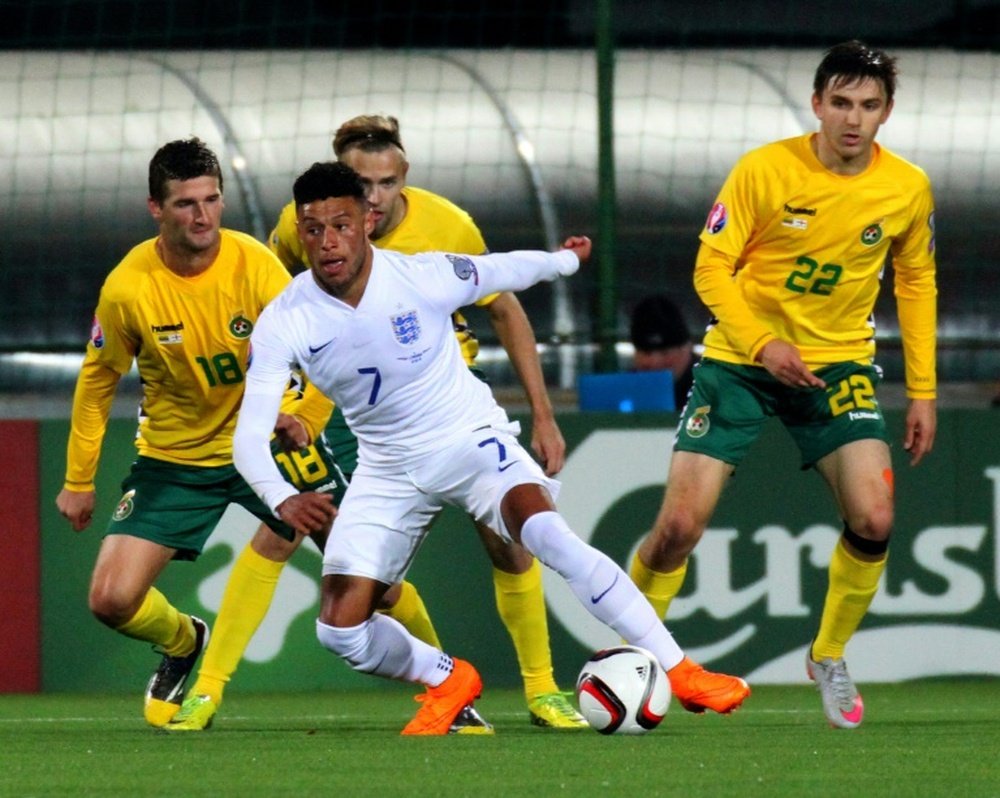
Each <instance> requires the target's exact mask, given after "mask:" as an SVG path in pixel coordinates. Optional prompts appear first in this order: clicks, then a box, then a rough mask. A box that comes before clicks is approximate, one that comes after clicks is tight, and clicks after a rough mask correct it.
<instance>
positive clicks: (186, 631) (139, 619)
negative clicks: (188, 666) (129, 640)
mask: <svg viewBox="0 0 1000 798" xmlns="http://www.w3.org/2000/svg"><path fill="white" fill-rule="evenodd" d="M117 631H119V632H121V633H122V634H123V635H127V636H128V637H134V638H135V639H136V640H145V641H146V642H147V643H152V644H153V645H155V646H156V647H157V648H159V649H160V650H161V651H163V653H164V654H169V655H170V656H171V657H183V656H184V655H185V654H190V653H191V652H192V651H193V650H194V643H195V634H194V624H193V623H191V617H190V616H188V615H185V614H184V613H182V612H179V611H178V610H177V608H176V607H174V606H173V605H172V604H171V603H170V602H169V601H167V597H166V596H164V595H163V594H162V593H161V592H160V591H159V590H157V589H156V588H155V587H151V588H150V589H149V590H148V591H147V593H146V597H145V598H144V599H143V600H142V604H141V605H140V607H139V609H138V610H136V613H135V615H133V616H132V617H131V618H129V619H128V620H127V621H126V622H125V623H123V624H122V625H121V626H119V627H118V629H117Z"/></svg>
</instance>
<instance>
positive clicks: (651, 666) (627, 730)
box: [576, 646, 670, 734]
mask: <svg viewBox="0 0 1000 798" xmlns="http://www.w3.org/2000/svg"><path fill="white" fill-rule="evenodd" d="M576 699H577V703H578V704H579V706H580V714H582V715H583V717H585V718H586V719H587V723H589V724H590V726H591V728H593V729H596V730H597V731H599V732H600V733H601V734H645V733H646V732H648V731H650V730H651V729H655V728H656V727H657V726H659V725H660V721H661V720H663V716H664V715H666V714H667V707H669V706H670V682H669V681H668V679H667V674H666V673H665V672H664V671H663V668H662V667H660V663H659V662H657V661H656V658H655V657H654V656H653V655H652V654H650V653H649V652H648V651H646V649H644V648H639V647H638V646H615V647H614V648H605V649H603V650H601V651H598V652H597V653H595V654H594V655H593V656H592V657H591V658H590V659H588V660H587V662H586V663H585V664H584V666H583V669H582V670H581V671H580V676H579V678H577V680H576Z"/></svg>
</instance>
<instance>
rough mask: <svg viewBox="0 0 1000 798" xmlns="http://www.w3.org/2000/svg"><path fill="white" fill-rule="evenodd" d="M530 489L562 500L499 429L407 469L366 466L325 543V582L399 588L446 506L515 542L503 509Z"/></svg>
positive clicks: (463, 438) (470, 435) (467, 435)
mask: <svg viewBox="0 0 1000 798" xmlns="http://www.w3.org/2000/svg"><path fill="white" fill-rule="evenodd" d="M525 484H537V485H541V486H542V487H544V488H545V489H546V490H547V491H548V492H549V495H551V497H552V500H553V501H555V499H556V497H557V496H558V494H559V487H560V485H559V482H558V481H557V480H554V479H551V478H550V477H547V476H545V473H544V472H543V471H542V469H541V467H540V466H539V465H538V463H536V462H535V461H534V459H532V457H531V455H530V454H528V452H527V451H525V449H524V447H522V446H521V444H520V443H519V442H518V440H517V438H516V437H515V436H514V435H513V434H511V433H510V432H508V431H506V430H503V429H498V428H497V427H481V428H479V429H476V430H472V431H470V432H463V433H461V434H459V435H457V436H455V437H453V438H452V439H451V440H449V441H447V442H445V444H444V445H443V446H442V447H441V449H439V450H437V451H435V452H433V453H430V454H427V455H424V456H422V457H420V458H417V459H415V460H414V461H412V462H410V463H408V464H407V465H406V466H377V465H365V464H361V465H359V466H358V468H357V470H356V471H355V472H354V476H353V477H352V479H351V484H350V486H349V487H348V489H347V494H346V495H345V497H344V501H343V502H342V504H341V505H340V510H339V512H338V514H337V518H336V520H335V521H334V524H333V529H332V530H331V532H330V536H329V538H328V539H327V543H326V550H325V552H324V555H323V575H324V576H326V575H327V574H350V575H354V576H365V577H369V578H371V579H377V580H378V581H380V582H385V583H386V584H394V583H396V582H398V581H400V580H401V579H403V577H404V576H405V575H406V572H407V570H408V569H409V567H410V563H411V562H412V560H413V557H414V555H415V554H416V552H417V549H419V548H420V544H421V542H422V541H423V539H424V536H425V535H426V534H427V530H428V529H429V528H430V525H431V523H432V522H433V520H434V518H435V516H437V514H438V513H439V512H440V511H441V510H442V509H443V507H444V505H445V504H452V505H455V506H456V507H459V508H461V509H463V510H465V511H466V512H468V513H469V515H471V516H472V517H473V518H474V519H475V520H476V521H480V522H482V523H483V524H485V525H486V526H488V527H489V528H490V529H492V530H493V531H494V532H496V533H497V534H499V535H500V536H501V537H503V538H504V539H505V540H510V533H509V532H508V530H507V527H506V526H505V525H504V523H503V519H502V518H501V517H500V502H501V500H502V499H503V497H504V496H505V495H506V494H507V492H508V491H509V490H511V489H512V488H514V487H516V486H518V485H525Z"/></svg>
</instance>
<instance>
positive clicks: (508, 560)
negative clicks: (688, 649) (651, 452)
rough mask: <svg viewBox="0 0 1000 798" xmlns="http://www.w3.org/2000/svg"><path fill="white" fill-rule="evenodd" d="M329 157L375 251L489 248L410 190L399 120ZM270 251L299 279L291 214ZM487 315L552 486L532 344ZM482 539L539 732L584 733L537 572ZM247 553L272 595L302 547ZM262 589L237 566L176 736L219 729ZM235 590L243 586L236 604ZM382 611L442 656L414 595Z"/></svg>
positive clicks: (514, 317)
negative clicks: (558, 677)
mask: <svg viewBox="0 0 1000 798" xmlns="http://www.w3.org/2000/svg"><path fill="white" fill-rule="evenodd" d="M333 148H334V153H335V154H336V156H337V158H338V159H339V160H341V161H343V162H345V163H347V164H348V165H349V166H351V167H352V168H353V169H354V170H355V171H357V172H358V173H359V174H360V175H361V178H362V182H363V183H364V185H365V188H366V190H367V196H368V200H369V203H370V204H371V208H372V211H371V212H372V216H373V220H374V231H373V233H372V237H371V238H372V243H374V244H375V245H376V246H378V247H380V248H382V249H391V250H395V251H397V252H403V253H405V254H415V253H419V252H427V251H431V250H436V251H445V252H457V253H463V254H474V255H478V254H481V253H483V252H485V251H486V242H485V241H484V240H483V236H482V234H481V233H480V231H479V229H478V227H476V225H475V223H474V222H473V220H472V217H470V216H469V214H468V213H466V212H465V211H464V210H462V209H461V208H459V207H458V206H456V205H454V204H453V203H451V202H450V201H448V200H447V199H445V198H444V197H441V196H439V195H437V194H433V193H432V192H430V191H426V190H424V189H420V188H416V187H414V186H408V185H406V174H407V171H408V169H409V163H408V162H407V159H406V153H405V151H404V149H403V144H402V141H401V139H400V135H399V123H398V122H397V120H396V119H394V118H393V117H384V116H369V115H365V116H359V117H355V118H353V119H350V120H348V121H347V122H345V123H344V124H343V125H341V127H340V128H339V129H338V130H337V133H336V135H335V138H334V142H333ZM270 245H271V249H272V250H273V251H274V252H275V253H276V254H277V255H278V257H279V258H280V259H281V260H282V262H283V263H284V264H285V265H286V266H287V267H288V269H289V271H291V272H293V273H297V272H299V271H301V270H302V269H304V268H308V265H309V263H308V257H307V254H306V251H305V248H304V247H303V245H302V243H301V241H300V240H299V235H298V230H297V227H296V216H295V203H294V202H290V203H289V204H288V205H287V206H285V208H284V209H283V210H282V212H281V215H280V218H279V220H278V223H277V226H276V227H275V229H274V231H273V232H272V233H271V236H270ZM481 304H483V305H484V306H485V307H486V309H487V312H488V313H489V316H490V320H491V322H492V324H493V326H494V329H495V330H496V331H497V335H498V336H499V338H500V341H501V343H502V344H503V346H504V348H505V349H506V350H507V352H508V354H509V355H510V358H511V361H512V362H513V364H514V368H515V370H516V371H517V373H518V376H519V377H520V379H521V382H522V384H523V385H524V388H525V393H526V394H527V396H528V400H529V403H530V406H531V411H532V422H533V423H532V440H531V445H532V448H533V449H534V451H535V453H536V454H537V455H538V457H539V458H540V460H541V461H542V464H543V466H544V468H545V471H546V473H547V474H548V475H549V476H552V475H554V474H556V473H558V472H559V471H560V470H561V469H562V466H563V464H564V462H565V452H566V446H565V442H564V441H563V438H562V434H561V433H560V431H559V428H558V426H557V425H556V422H555V417H554V415H553V411H552V405H551V403H550V401H549V397H548V394H547V392H546V389H545V383H544V380H543V378H542V372H541V367H540V365H539V362H538V354H537V350H536V347H535V336H534V332H533V331H532V329H531V325H530V323H529V322H528V319H527V316H526V315H525V313H524V310H523V308H522V307H521V304H520V302H519V301H518V300H517V298H516V297H515V296H514V294H512V293H503V294H496V295H493V296H491V297H488V298H486V299H485V300H483V301H482V303H481ZM452 320H453V324H454V329H455V335H456V336H457V338H458V341H459V343H460V344H461V348H462V354H463V356H464V358H465V362H466V364H467V365H468V366H469V367H470V368H472V369H474V370H475V358H476V355H477V354H478V351H479V343H478V341H477V340H476V338H475V336H474V335H473V334H472V332H471V330H470V329H469V326H468V324H467V323H466V320H465V319H464V318H463V317H462V315H461V314H459V313H456V314H454V316H453V317H452ZM326 438H327V439H328V440H329V441H330V443H331V446H332V447H333V451H334V453H335V456H336V461H337V464H338V465H339V466H340V467H341V468H342V469H343V470H344V472H346V473H347V474H348V476H349V475H350V474H351V473H352V472H353V470H354V467H355V465H356V463H357V441H356V439H355V438H354V435H353V434H352V433H351V432H350V431H349V430H348V429H347V425H346V424H345V423H344V421H343V416H342V415H341V414H340V412H339V410H336V409H335V411H334V414H333V417H332V418H331V420H330V424H329V426H328V427H327V429H326ZM476 528H477V531H478V532H479V536H480V538H481V540H482V541H483V545H484V547H485V548H486V550H487V552H488V554H489V556H490V559H491V561H492V562H493V582H494V588H495V590H494V593H495V597H496V603H497V609H498V611H499V613H500V617H501V619H502V620H503V622H504V624H505V626H506V627H507V630H508V632H509V633H510V635H511V638H512V640H513V642H514V648H515V650H516V652H517V657H518V664H519V666H520V669H521V674H522V677H523V680H524V689H525V697H526V700H527V703H528V709H529V714H530V718H531V721H532V723H534V724H536V725H540V726H544V727H550V728H558V729H566V728H570V729H575V728H584V727H585V726H586V721H584V719H583V717H582V716H581V715H580V714H579V713H578V712H577V711H576V710H575V709H574V708H573V706H572V704H570V702H569V701H568V699H567V697H566V696H565V695H564V694H563V693H562V692H560V691H559V688H558V686H557V684H556V682H555V678H554V675H553V669H552V656H551V652H550V649H549V633H548V625H547V619H546V613H545V601H544V596H543V593H542V574H541V566H540V565H539V564H538V562H537V561H536V560H535V559H534V558H533V557H532V556H531V555H530V554H528V553H527V552H526V551H525V550H524V549H523V548H522V547H521V546H519V545H517V544H513V543H509V542H505V541H504V540H503V539H502V538H501V537H500V536H499V535H495V534H494V533H493V532H491V531H490V530H489V529H488V528H487V527H485V526H483V525H481V524H476ZM251 548H252V549H253V550H256V551H257V552H259V553H261V554H262V555H263V557H264V559H266V560H267V562H264V560H258V567H259V568H260V569H261V570H262V571H263V570H264V569H265V568H266V572H267V573H266V576H267V578H268V579H269V580H271V581H270V582H269V584H271V585H273V582H274V581H276V579H277V574H278V573H279V572H280V567H281V565H282V564H283V563H284V562H286V561H287V560H288V558H289V557H290V556H291V555H292V553H293V552H294V550H295V544H294V543H293V544H286V543H285V542H284V541H280V540H276V539H275V538H274V536H273V535H270V536H268V535H266V534H264V532H263V530H261V531H259V532H258V534H257V535H256V536H255V538H254V540H253V541H252V543H251V546H250V547H248V551H249V550H250V549H251ZM246 556H250V555H249V554H247V555H246ZM241 559H242V558H241ZM254 578H255V577H254V574H253V573H252V572H251V570H250V568H249V567H247V566H244V565H241V563H240V561H237V564H236V566H235V567H234V571H233V577H232V578H231V580H230V583H229V586H228V587H227V598H228V597H229V594H230V593H232V597H231V599H230V600H229V602H228V603H230V604H231V606H232V608H233V609H232V610H231V611H229V612H227V611H226V609H225V608H226V604H227V602H226V600H224V602H223V606H222V607H221V608H220V611H219V618H218V619H217V621H216V635H215V638H214V640H213V643H212V644H211V646H210V647H209V649H208V651H207V652H206V655H205V659H204V661H203V663H202V666H201V670H200V671H199V674H198V680H197V682H196V683H195V684H194V685H193V686H192V687H191V689H190V691H189V699H188V701H186V702H185V707H184V709H183V710H182V712H181V713H180V714H179V715H178V716H177V718H176V719H175V721H174V722H173V723H172V724H171V725H170V727H169V728H170V730H173V731H196V730H200V729H203V728H206V727H207V725H208V724H209V723H210V722H211V718H212V716H213V715H214V714H215V711H216V709H217V708H218V705H219V703H220V702H221V700H222V692H223V688H224V685H225V683H226V682H227V681H228V680H229V678H230V677H231V675H232V673H233V671H234V670H235V668H236V664H237V663H238V662H239V658H240V657H241V656H242V653H243V651H244V650H245V648H246V645H247V644H248V643H249V639H250V638H249V636H246V635H243V638H245V639H242V638H237V637H236V636H235V635H233V636H226V637H223V635H222V634H221V633H219V625H220V623H221V621H222V620H223V619H224V617H228V616H229V615H230V613H231V614H233V615H235V614H236V613H239V614H240V615H241V616H242V617H243V619H244V620H245V621H247V623H248V624H249V623H250V621H252V623H253V624H254V628H256V624H259V623H260V621H261V620H262V619H263V616H264V611H266V608H264V611H259V610H258V614H257V617H256V618H252V619H251V618H250V617H249V616H250V614H251V613H250V611H249V610H248V609H247V608H246V606H245V602H244V601H243V600H242V598H240V596H241V595H243V594H244V593H245V594H247V595H249V594H252V593H259V589H258V588H256V587H254V586H253V583H254ZM235 580H239V583H240V584H242V585H244V587H242V588H241V589H240V591H239V592H237V589H236V584H235ZM384 601H385V605H384V607H383V611H384V612H386V613H388V614H389V615H391V616H392V617H393V618H395V619H396V620H398V621H399V622H400V623H402V624H403V625H404V626H406V627H407V629H408V630H409V631H410V632H411V633H413V634H414V635H415V636H416V637H419V638H420V639H422V640H424V641H425V642H428V643H431V644H432V645H436V646H438V647H440V641H439V640H438V638H437V634H436V632H435V631H434V628H433V625H432V624H431V621H430V618H429V616H428V614H427V611H426V608H425V607H424V604H423V602H422V600H421V599H420V596H419V594H418V593H417V591H416V589H415V588H414V587H413V585H412V584H410V583H409V582H403V583H402V584H401V585H396V586H394V587H393V588H391V589H390V591H389V593H388V594H387V595H386V597H385V600H384ZM217 652H218V653H217ZM452 731H453V732H454V733H461V734H469V733H475V734H482V733H490V731H491V727H490V726H489V725H488V724H486V723H485V722H484V721H483V720H482V719H481V718H480V717H479V716H478V714H477V713H475V710H473V709H472V708H471V707H470V708H469V709H468V710H467V711H465V712H463V713H462V714H461V715H460V716H459V718H458V721H457V724H456V726H455V727H454V728H453V729H452Z"/></svg>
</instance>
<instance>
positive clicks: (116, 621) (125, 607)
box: [88, 591, 139, 629]
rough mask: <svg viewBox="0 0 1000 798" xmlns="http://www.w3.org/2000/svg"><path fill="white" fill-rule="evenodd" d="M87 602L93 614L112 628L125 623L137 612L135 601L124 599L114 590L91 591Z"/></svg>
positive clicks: (137, 607)
mask: <svg viewBox="0 0 1000 798" xmlns="http://www.w3.org/2000/svg"><path fill="white" fill-rule="evenodd" d="M88 603H89V606H90V612H91V614H93V616H94V617H95V618H96V619H97V620H98V621H100V622H101V623H103V624H104V625H105V626H109V627H111V628H112V629H117V628H118V627H119V626H121V625H122V624H125V623H127V622H128V621H129V620H131V618H132V617H133V616H134V615H135V614H136V612H138V609H139V606H138V603H137V602H134V601H132V602H129V601H125V600H124V598H123V597H121V596H120V595H119V594H116V593H114V592H106V591H91V593H90V596H89V599H88Z"/></svg>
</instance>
